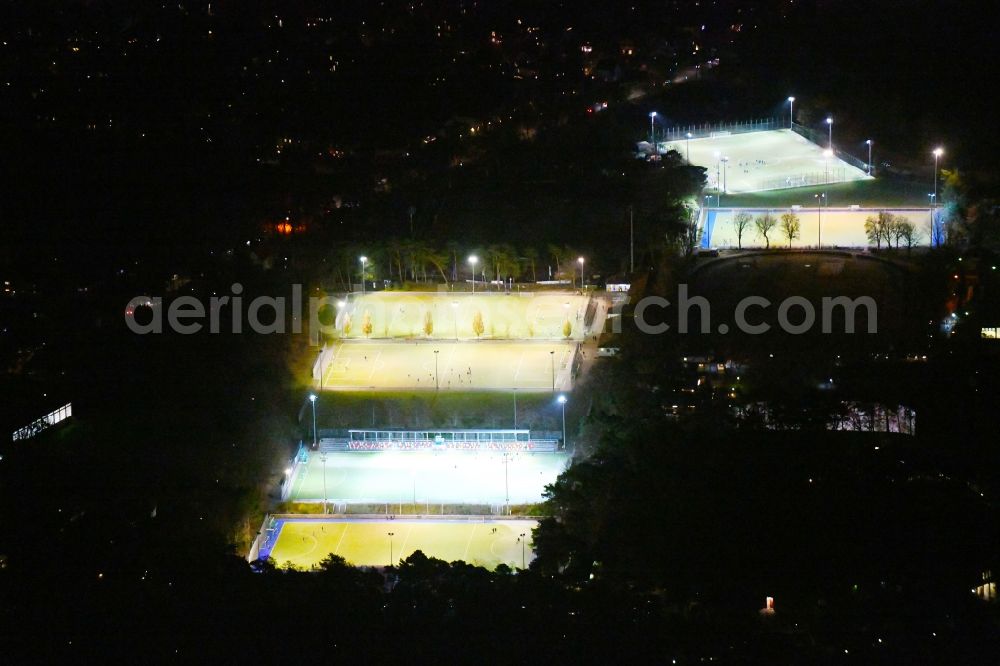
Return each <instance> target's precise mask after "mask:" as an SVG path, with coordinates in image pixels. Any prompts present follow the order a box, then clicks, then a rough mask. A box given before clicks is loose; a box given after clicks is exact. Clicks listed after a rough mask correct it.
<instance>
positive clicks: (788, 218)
mask: <svg viewBox="0 0 1000 666" xmlns="http://www.w3.org/2000/svg"><path fill="white" fill-rule="evenodd" d="M801 231H802V222H801V221H800V220H799V216H798V215H796V214H795V213H792V212H788V213H782V214H781V233H783V234H784V235H785V238H787V239H788V247H789V248H790V247H792V241H793V240H795V239H796V238H798V237H799V235H800V232H801Z"/></svg>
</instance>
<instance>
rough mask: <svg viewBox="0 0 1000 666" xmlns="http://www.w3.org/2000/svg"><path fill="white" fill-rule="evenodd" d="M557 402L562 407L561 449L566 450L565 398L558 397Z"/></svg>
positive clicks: (563, 396) (562, 396)
mask: <svg viewBox="0 0 1000 666" xmlns="http://www.w3.org/2000/svg"><path fill="white" fill-rule="evenodd" d="M556 400H557V402H558V403H559V405H560V406H561V407H562V422H563V448H564V449H565V448H566V396H565V395H560V396H559V397H558V398H557V399H556Z"/></svg>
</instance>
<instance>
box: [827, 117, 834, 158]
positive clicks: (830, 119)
mask: <svg viewBox="0 0 1000 666" xmlns="http://www.w3.org/2000/svg"><path fill="white" fill-rule="evenodd" d="M826 124H827V126H828V127H829V128H830V150H833V116H827V117H826Z"/></svg>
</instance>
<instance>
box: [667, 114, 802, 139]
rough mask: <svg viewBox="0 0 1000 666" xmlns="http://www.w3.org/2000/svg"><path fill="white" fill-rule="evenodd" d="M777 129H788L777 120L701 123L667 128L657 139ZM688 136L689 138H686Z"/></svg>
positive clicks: (695, 137) (707, 136) (694, 137)
mask: <svg viewBox="0 0 1000 666" xmlns="http://www.w3.org/2000/svg"><path fill="white" fill-rule="evenodd" d="M777 129H788V125H787V124H782V123H781V121H779V120H778V119H777V118H760V119H757V120H746V121H736V122H729V123H703V124H698V125H684V126H676V127H667V128H666V129H664V130H663V137H662V138H661V137H657V138H658V139H660V140H662V141H681V140H683V139H705V138H711V137H713V136H727V135H731V134H746V133H748V132H767V131H769V130H777ZM688 134H690V135H691V136H688Z"/></svg>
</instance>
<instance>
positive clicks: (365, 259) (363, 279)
mask: <svg viewBox="0 0 1000 666" xmlns="http://www.w3.org/2000/svg"><path fill="white" fill-rule="evenodd" d="M358 260H359V261H360V262H361V293H362V294H364V293H365V264H367V263H368V257H366V256H364V255H361V256H360V257H358Z"/></svg>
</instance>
